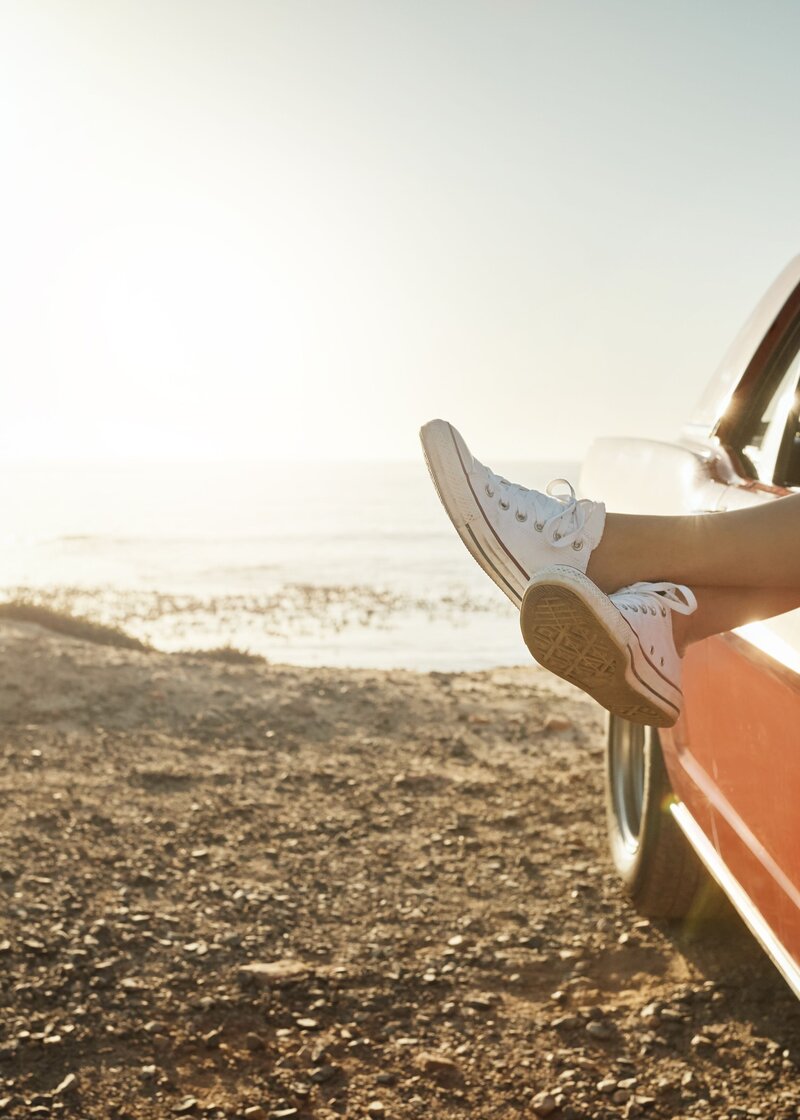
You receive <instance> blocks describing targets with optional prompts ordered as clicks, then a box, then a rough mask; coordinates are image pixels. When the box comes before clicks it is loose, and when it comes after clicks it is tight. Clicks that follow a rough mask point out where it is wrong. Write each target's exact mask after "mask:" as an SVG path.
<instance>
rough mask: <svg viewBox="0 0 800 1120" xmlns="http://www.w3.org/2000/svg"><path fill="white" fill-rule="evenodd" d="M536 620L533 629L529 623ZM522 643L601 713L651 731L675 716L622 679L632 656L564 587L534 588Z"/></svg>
mask: <svg viewBox="0 0 800 1120" xmlns="http://www.w3.org/2000/svg"><path fill="white" fill-rule="evenodd" d="M534 616H535V624H533V622H532V620H533V617H534ZM521 622H522V631H523V636H524V638H525V643H526V645H527V647H528V649H529V650H530V652H531V654H532V655H533V657H534V658H535V659H536V661H538V662H539V664H540V665H542V666H543V667H544V668H545V669H549V670H550V671H551V672H553V673H555V674H556V676H559V677H562V678H563V679H564V680H567V681H569V682H570V683H571V684H575V685H577V686H578V687H579V688H581V689H582V690H583V691H584V692H587V693H588V694H589V695H590V696H592V697H593V698H594V699H595V700H597V702H598V703H599V704H602V706H603V707H604V708H607V709H608V710H609V711H611V712H614V714H615V715H619V716H622V717H623V719H627V720H630V722H631V723H644V724H649V725H650V726H653V727H669V726H671V725H672V723H674V716H673V715H671V714H667V713H666V712H665V711H664V710H663V709H662V708H660V707H658V706H657V705H656V704H655V703H649V702H648V701H647V700H645V699H644V698H643V697H642V696H641V695H640V694H639V692H638V691H637V690H636V689H634V688H632V687H631V685H630V684H629V682H628V681H627V679H626V675H625V674H626V670H627V668H628V666H629V665H630V664H631V654H630V651H629V649H628V648H627V646H626V645H622V644H619V643H618V642H617V641H615V639H614V638H613V637H612V635H611V634H610V633H609V632H608V631H607V630H606V629H605V628H604V627H603V625H602V623H601V622H600V621H599V619H598V618H597V616H596V615H595V614H594V613H593V612H592V611H591V610H590V609H589V607H588V606H587V605H586V604H585V603H584V602H583V601H582V600H581V599H580V598H579V596H577V595H576V594H574V593H573V592H572V591H570V590H569V589H568V588H562V587H554V586H547V585H545V586H543V587H541V588H539V587H532V588H530V589H529V591H528V592H527V594H526V596H525V601H524V603H523V615H522V617H521Z"/></svg>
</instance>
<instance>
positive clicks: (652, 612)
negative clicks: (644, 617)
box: [650, 607, 656, 617]
mask: <svg viewBox="0 0 800 1120" xmlns="http://www.w3.org/2000/svg"><path fill="white" fill-rule="evenodd" d="M655 613H656V608H655V607H651V608H650V614H652V615H653V616H654V617H655Z"/></svg>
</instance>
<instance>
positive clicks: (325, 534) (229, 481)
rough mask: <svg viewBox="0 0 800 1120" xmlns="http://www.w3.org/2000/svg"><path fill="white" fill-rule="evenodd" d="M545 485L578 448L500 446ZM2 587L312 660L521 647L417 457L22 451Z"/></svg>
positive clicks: (89, 615) (516, 658) (14, 478)
mask: <svg viewBox="0 0 800 1120" xmlns="http://www.w3.org/2000/svg"><path fill="white" fill-rule="evenodd" d="M500 469H501V470H503V473H505V474H506V475H507V476H508V477H511V478H513V479H514V480H515V481H520V482H523V483H524V484H526V485H531V486H537V487H542V486H544V485H545V483H546V482H547V481H548V480H549V479H550V478H553V477H556V476H566V477H569V478H572V479H574V478H575V477H576V475H577V468H576V466H575V464H565V463H517V464H501V465H500ZM0 500H2V501H4V502H5V506H6V516H5V517H4V521H3V526H2V556H3V560H2V565H0V570H1V571H2V583H1V584H0V597H1V598H2V600H3V601H5V602H7V603H11V602H17V603H20V602H21V603H24V604H27V605H28V606H31V607H33V606H35V607H38V608H42V609H45V610H47V611H52V612H56V613H57V614H59V613H60V614H64V615H69V616H74V617H78V618H81V619H85V620H88V621H91V622H94V623H95V624H97V625H98V626H103V627H109V628H111V629H119V630H122V631H124V632H125V633H126V634H128V635H130V636H131V637H132V638H133V639H136V640H138V641H141V642H142V643H145V644H147V645H152V646H154V647H156V648H159V649H164V650H176V649H193V650H216V649H219V648H223V649H229V648H230V649H238V650H242V651H250V652H251V653H253V654H258V655H262V656H264V657H266V658H268V659H269V660H271V661H283V662H288V663H293V664H299V665H336V666H344V665H350V666H364V667H375V668H391V667H397V668H404V667H405V668H415V669H443V670H444V669H468V668H471V669H474V668H488V667H491V666H495V665H508V664H516V663H525V662H527V660H528V654H527V651H526V650H525V647H524V645H523V643H522V641H521V639H520V637H519V634H518V630H517V625H516V620H515V612H514V610H513V608H512V607H511V604H510V603H508V602H507V601H506V600H505V598H504V596H503V595H502V594H501V593H500V592H499V591H497V589H496V588H495V587H494V586H493V585H492V584H491V582H490V581H489V580H487V579H486V577H485V576H484V575H483V573H482V572H481V571H480V570H479V569H478V568H477V566H476V565H475V564H474V562H473V561H472V559H471V558H470V557H469V555H468V554H467V552H466V550H465V549H464V548H463V546H462V545H461V542H460V541H459V540H458V538H457V536H456V534H455V533H454V532H453V530H452V529H451V527H450V525H449V522H448V520H447V517H446V514H445V513H444V511H443V510H442V508H441V506H440V505H439V502H438V500H437V498H436V495H435V493H434V491H433V487H432V486H431V484H430V481H429V479H428V477H427V474H426V472H425V469H424V467H423V466H422V464H421V463H419V464H418V463H371V464H313V465H312V464H302V465H297V464H282V465H276V464H258V465H254V464H222V465H210V464H204V465H202V466H198V465H184V464H181V465H175V464H170V465H161V466H154V465H146V466H140V465H134V464H125V465H120V464H113V465H112V464H105V465H104V464H94V465H90V466H89V465H81V466H78V465H68V466H52V465H50V466H48V465H39V466H36V467H25V468H20V467H15V468H14V470H13V471H9V472H7V473H6V474H5V475H4V476H3V479H2V484H0Z"/></svg>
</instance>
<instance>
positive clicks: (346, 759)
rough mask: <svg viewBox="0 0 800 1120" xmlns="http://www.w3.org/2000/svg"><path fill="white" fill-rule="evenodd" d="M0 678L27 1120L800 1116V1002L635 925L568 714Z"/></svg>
mask: <svg viewBox="0 0 800 1120" xmlns="http://www.w3.org/2000/svg"><path fill="white" fill-rule="evenodd" d="M0 660H1V661H2V672H0V712H1V713H2V717H1V723H0V793H2V798H3V804H4V809H5V811H4V823H3V828H2V834H0V897H1V898H2V911H1V912H0V961H1V962H2V972H0V1116H3V1117H6V1116H9V1117H22V1116H25V1117H28V1116H42V1117H49V1116H59V1115H63V1116H66V1117H81V1118H83V1117H86V1118H90V1117H97V1118H103V1120H106V1118H124V1117H131V1118H134V1117H135V1118H137V1120H138V1118H142V1120H145V1118H147V1120H150V1118H153V1120H155V1118H159V1120H161V1118H164V1117H169V1116H180V1115H187V1116H205V1117H210V1118H212V1120H223V1118H225V1117H230V1118H237V1120H238V1118H240V1117H241V1118H244V1117H249V1118H252V1120H258V1118H260V1117H270V1118H274V1120H278V1118H289V1117H298V1118H301V1120H306V1118H310V1117H314V1118H316V1120H335V1118H337V1117H354V1118H361V1117H364V1118H366V1117H373V1118H375V1117H385V1118H387V1120H393V1118H394V1120H400V1118H405V1117H425V1118H433V1120H447V1118H449V1117H475V1118H483V1117H486V1118H490V1117H491V1118H493V1120H496V1118H506V1117H510V1118H513V1117H517V1116H519V1117H522V1116H524V1117H534V1116H548V1115H551V1116H553V1117H555V1120H568V1118H570V1117H571V1118H573V1120H577V1118H582V1117H585V1118H598V1120H600V1118H606V1117H608V1118H610V1117H638V1116H642V1117H665V1118H666V1117H669V1118H678V1117H680V1118H687V1120H688V1118H695V1117H696V1118H701V1120H706V1118H712V1120H716V1118H719V1117H726V1118H727V1117H731V1118H733V1117H749V1116H753V1117H759V1116H760V1117H764V1118H767V1120H784V1118H785V1120H789V1118H790V1117H791V1118H796V1117H797V1116H798V1101H800V1086H798V1080H797V1070H796V1065H795V1062H796V1060H798V1057H800V1010H799V1006H798V1004H797V1002H796V1001H795V1000H794V998H793V997H792V996H791V994H790V993H789V991H788V989H787V988H786V987H785V986H784V984H783V982H782V981H781V980H780V978H779V977H778V975H777V974H776V973H775V971H774V970H773V968H772V966H771V965H770V964H769V962H768V961H767V960H766V958H764V956H763V955H762V953H761V951H760V950H759V949H758V948H757V947H756V946H755V944H754V943H753V942H752V940H751V939H750V938H749V936H748V935H747V934H746V933H745V932H744V931H743V930H742V928H741V927H740V926H739V925H738V923H737V922H736V921H735V920H734V919H730V918H729V919H728V920H726V921H724V922H722V923H718V924H716V925H704V924H702V923H700V922H699V921H693V922H690V923H688V924H686V925H684V926H683V927H681V928H675V927H669V926H667V925H660V924H655V923H650V922H647V921H646V920H642V919H640V918H639V917H638V916H637V914H636V913H634V912H633V911H632V910H631V908H630V906H629V904H628V903H627V901H626V899H625V898H624V896H623V894H622V892H621V890H620V888H619V885H618V882H617V880H616V878H615V876H614V874H613V872H612V870H611V868H610V865H609V862H608V858H607V856H606V851H605V838H604V824H603V820H602V809H601V805H602V790H601V769H602V767H601V760H602V743H603V726H602V715H601V713H600V712H599V710H598V709H597V708H596V707H594V706H593V705H592V704H590V703H589V702H588V701H586V700H585V699H583V698H582V697H581V696H580V695H578V694H577V693H575V692H573V691H571V690H569V689H567V688H566V686H562V685H560V684H559V685H555V686H552V687H551V682H550V679H549V678H547V677H546V676H545V675H544V674H542V673H540V672H537V671H536V670H533V669H512V670H493V671H491V672H485V673H475V674H414V673H405V672H388V673H378V672H368V671H355V670H350V671H339V670H330V669H320V670H307V669H296V668H290V667H283V666H272V665H267V664H264V663H244V664H232V663H226V662H225V661H215V660H210V659H208V658H203V657H198V656H192V655H188V654H180V655H179V654H174V655H163V654H156V653H148V652H144V651H136V650H129V649H120V648H113V647H107V646H101V645H97V644H93V643H91V642H83V641H77V640H73V639H71V638H70V637H67V636H64V635H61V634H54V633H50V632H48V631H46V630H43V629H41V628H39V627H36V626H32V625H27V624H21V623H4V624H2V627H1V628H0Z"/></svg>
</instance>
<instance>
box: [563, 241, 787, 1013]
mask: <svg viewBox="0 0 800 1120" xmlns="http://www.w3.org/2000/svg"><path fill="white" fill-rule="evenodd" d="M799 382H800V257H797V258H795V260H793V261H792V262H791V263H790V264H789V265H788V266H787V268H786V269H784V271H783V272H782V273H781V275H780V276H779V277H778V279H777V280H776V281H775V283H774V284H773V285H772V287H771V288H770V289H769V291H768V292H767V293H766V294H765V296H764V297H763V299H762V300H761V302H760V303H759V304H758V306H757V307H756V309H755V311H754V312H753V314H752V315H751V317H750V319H749V320H748V321H747V323H746V324H745V326H744V328H743V330H742V331H741V333H740V334H739V336H738V337H737V339H736V340H735V342H734V343H733V345H732V346H731V348H730V350H729V351H728V353H727V355H726V356H725V359H724V361H723V362H722V365H721V366H720V368H719V370H718V372H717V373H716V375H715V376H714V377H713V379H712V380H711V383H710V384H709V386H708V388H707V390H706V392H705V393H704V395H703V397H702V398H701V400H700V402H699V404H698V405H697V407H696V408H695V410H694V413H693V414H692V416H691V419H690V422H689V423H688V424H687V425H686V427H685V428H684V430H683V432H682V434H681V436H680V438H679V439H678V440H677V441H676V442H675V443H658V442H655V441H651V440H641V439H601V440H597V441H596V442H595V443H594V444H593V445H592V447H591V449H590V452H589V455H588V457H587V459H586V462H585V464H584V467H583V470H582V472H581V479H580V484H581V490H582V491H583V492H584V493H586V494H602V495H603V498H604V500H605V501H606V504H607V506H608V508H609V509H611V510H614V511H617V512H620V513H644V512H647V513H664V514H680V513H697V512H715V511H719V510H729V509H736V508H738V507H741V506H744V505H750V504H752V503H755V502H770V501H774V500H775V499H776V498H778V497H780V496H781V495H784V494H787V493H789V492H790V491H791V490H793V489H798V488H800V385H799V384H798V383H799ZM733 562H734V563H735V559H734V560H733ZM683 687H684V696H685V710H684V713H683V715H682V717H681V719H680V720H679V722H678V723H677V724H676V725H675V727H673V728H671V729H670V730H669V731H664V730H660V731H656V730H655V729H654V728H643V727H639V726H635V725H633V724H630V723H627V722H626V721H624V720H621V719H618V718H616V717H611V718H610V720H609V729H608V748H607V782H606V790H607V810H608V824H609V838H610V843H611V851H612V856H613V859H614V862H615V864H616V867H617V869H618V870H619V872H620V874H621V876H622V878H623V880H624V882H625V884H626V887H627V889H628V891H629V893H630V894H631V896H632V898H633V900H634V902H635V903H636V905H637V906H638V907H639V908H640V909H641V910H642V911H643V912H644V913H646V914H648V915H650V916H653V917H673V918H677V917H681V916H683V915H685V914H687V913H688V912H689V911H690V910H691V909H692V907H693V906H694V905H695V904H696V903H697V900H698V897H699V892H701V891H702V890H703V885H704V882H705V883H707V878H706V876H705V874H704V872H703V865H704V866H705V868H706V869H707V871H708V872H710V874H711V876H712V877H713V878H714V879H715V880H716V881H717V883H718V884H719V885H720V886H721V887H722V889H723V890H724V892H725V893H726V894H727V896H728V898H729V899H730V901H731V902H732V903H733V905H734V906H735V907H736V909H737V910H738V911H739V913H740V914H741V916H742V918H743V919H744V921H745V922H746V923H747V925H748V926H749V928H750V929H751V931H752V932H753V934H754V935H755V936H756V937H757V938H758V940H759V941H760V942H761V944H762V946H763V947H764V949H765V950H766V952H767V953H768V954H769V956H770V957H771V958H772V960H773V962H774V963H775V965H776V966H777V968H778V969H779V970H780V972H781V973H782V974H783V976H784V977H785V979H786V981H787V982H788V983H789V985H790V986H791V988H792V989H793V991H794V992H795V994H796V995H798V996H800V812H798V806H799V805H800V611H792V612H791V613H790V614H786V615H782V616H781V617H779V618H776V619H771V620H769V621H767V622H759V623H754V624H752V625H748V626H744V627H741V628H740V629H738V630H736V631H734V632H732V633H728V634H723V635H719V636H717V637H714V638H709V639H707V640H706V641H704V642H701V643H699V644H697V645H694V646H691V647H690V648H689V651H688V653H687V656H686V659H685V662H684V686H683ZM697 857H699V859H698V858H697Z"/></svg>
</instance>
